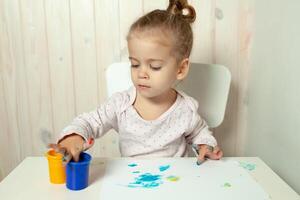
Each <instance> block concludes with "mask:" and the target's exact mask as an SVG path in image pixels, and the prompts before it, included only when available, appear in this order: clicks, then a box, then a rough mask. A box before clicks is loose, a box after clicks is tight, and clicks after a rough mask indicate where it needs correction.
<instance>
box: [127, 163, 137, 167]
mask: <svg viewBox="0 0 300 200" xmlns="http://www.w3.org/2000/svg"><path fill="white" fill-rule="evenodd" d="M136 166H137V164H135V163H132V164H128V167H136Z"/></svg>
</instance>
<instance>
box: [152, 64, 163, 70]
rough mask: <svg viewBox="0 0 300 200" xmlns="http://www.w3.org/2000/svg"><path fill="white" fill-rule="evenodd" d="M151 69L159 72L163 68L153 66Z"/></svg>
mask: <svg viewBox="0 0 300 200" xmlns="http://www.w3.org/2000/svg"><path fill="white" fill-rule="evenodd" d="M150 68H151V69H152V70H154V71H159V70H160V69H161V67H160V66H155V67H154V66H152V65H150Z"/></svg>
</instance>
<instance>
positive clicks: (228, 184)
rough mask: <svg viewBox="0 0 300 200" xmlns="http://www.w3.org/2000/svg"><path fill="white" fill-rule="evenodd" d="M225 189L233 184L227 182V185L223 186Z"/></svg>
mask: <svg viewBox="0 0 300 200" xmlns="http://www.w3.org/2000/svg"><path fill="white" fill-rule="evenodd" d="M223 187H226V188H229V187H231V184H230V183H228V182H226V183H224V184H223Z"/></svg>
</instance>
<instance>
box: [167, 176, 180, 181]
mask: <svg viewBox="0 0 300 200" xmlns="http://www.w3.org/2000/svg"><path fill="white" fill-rule="evenodd" d="M167 180H168V181H172V182H176V181H178V180H179V177H178V176H168V177H167Z"/></svg>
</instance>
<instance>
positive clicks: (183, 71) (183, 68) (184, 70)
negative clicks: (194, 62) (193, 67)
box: [177, 58, 190, 80]
mask: <svg viewBox="0 0 300 200" xmlns="http://www.w3.org/2000/svg"><path fill="white" fill-rule="evenodd" d="M189 68H190V61H189V58H185V59H183V60H182V61H181V62H180V64H179V68H178V71H177V80H183V79H184V78H185V77H186V76H187V74H188V72H189Z"/></svg>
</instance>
